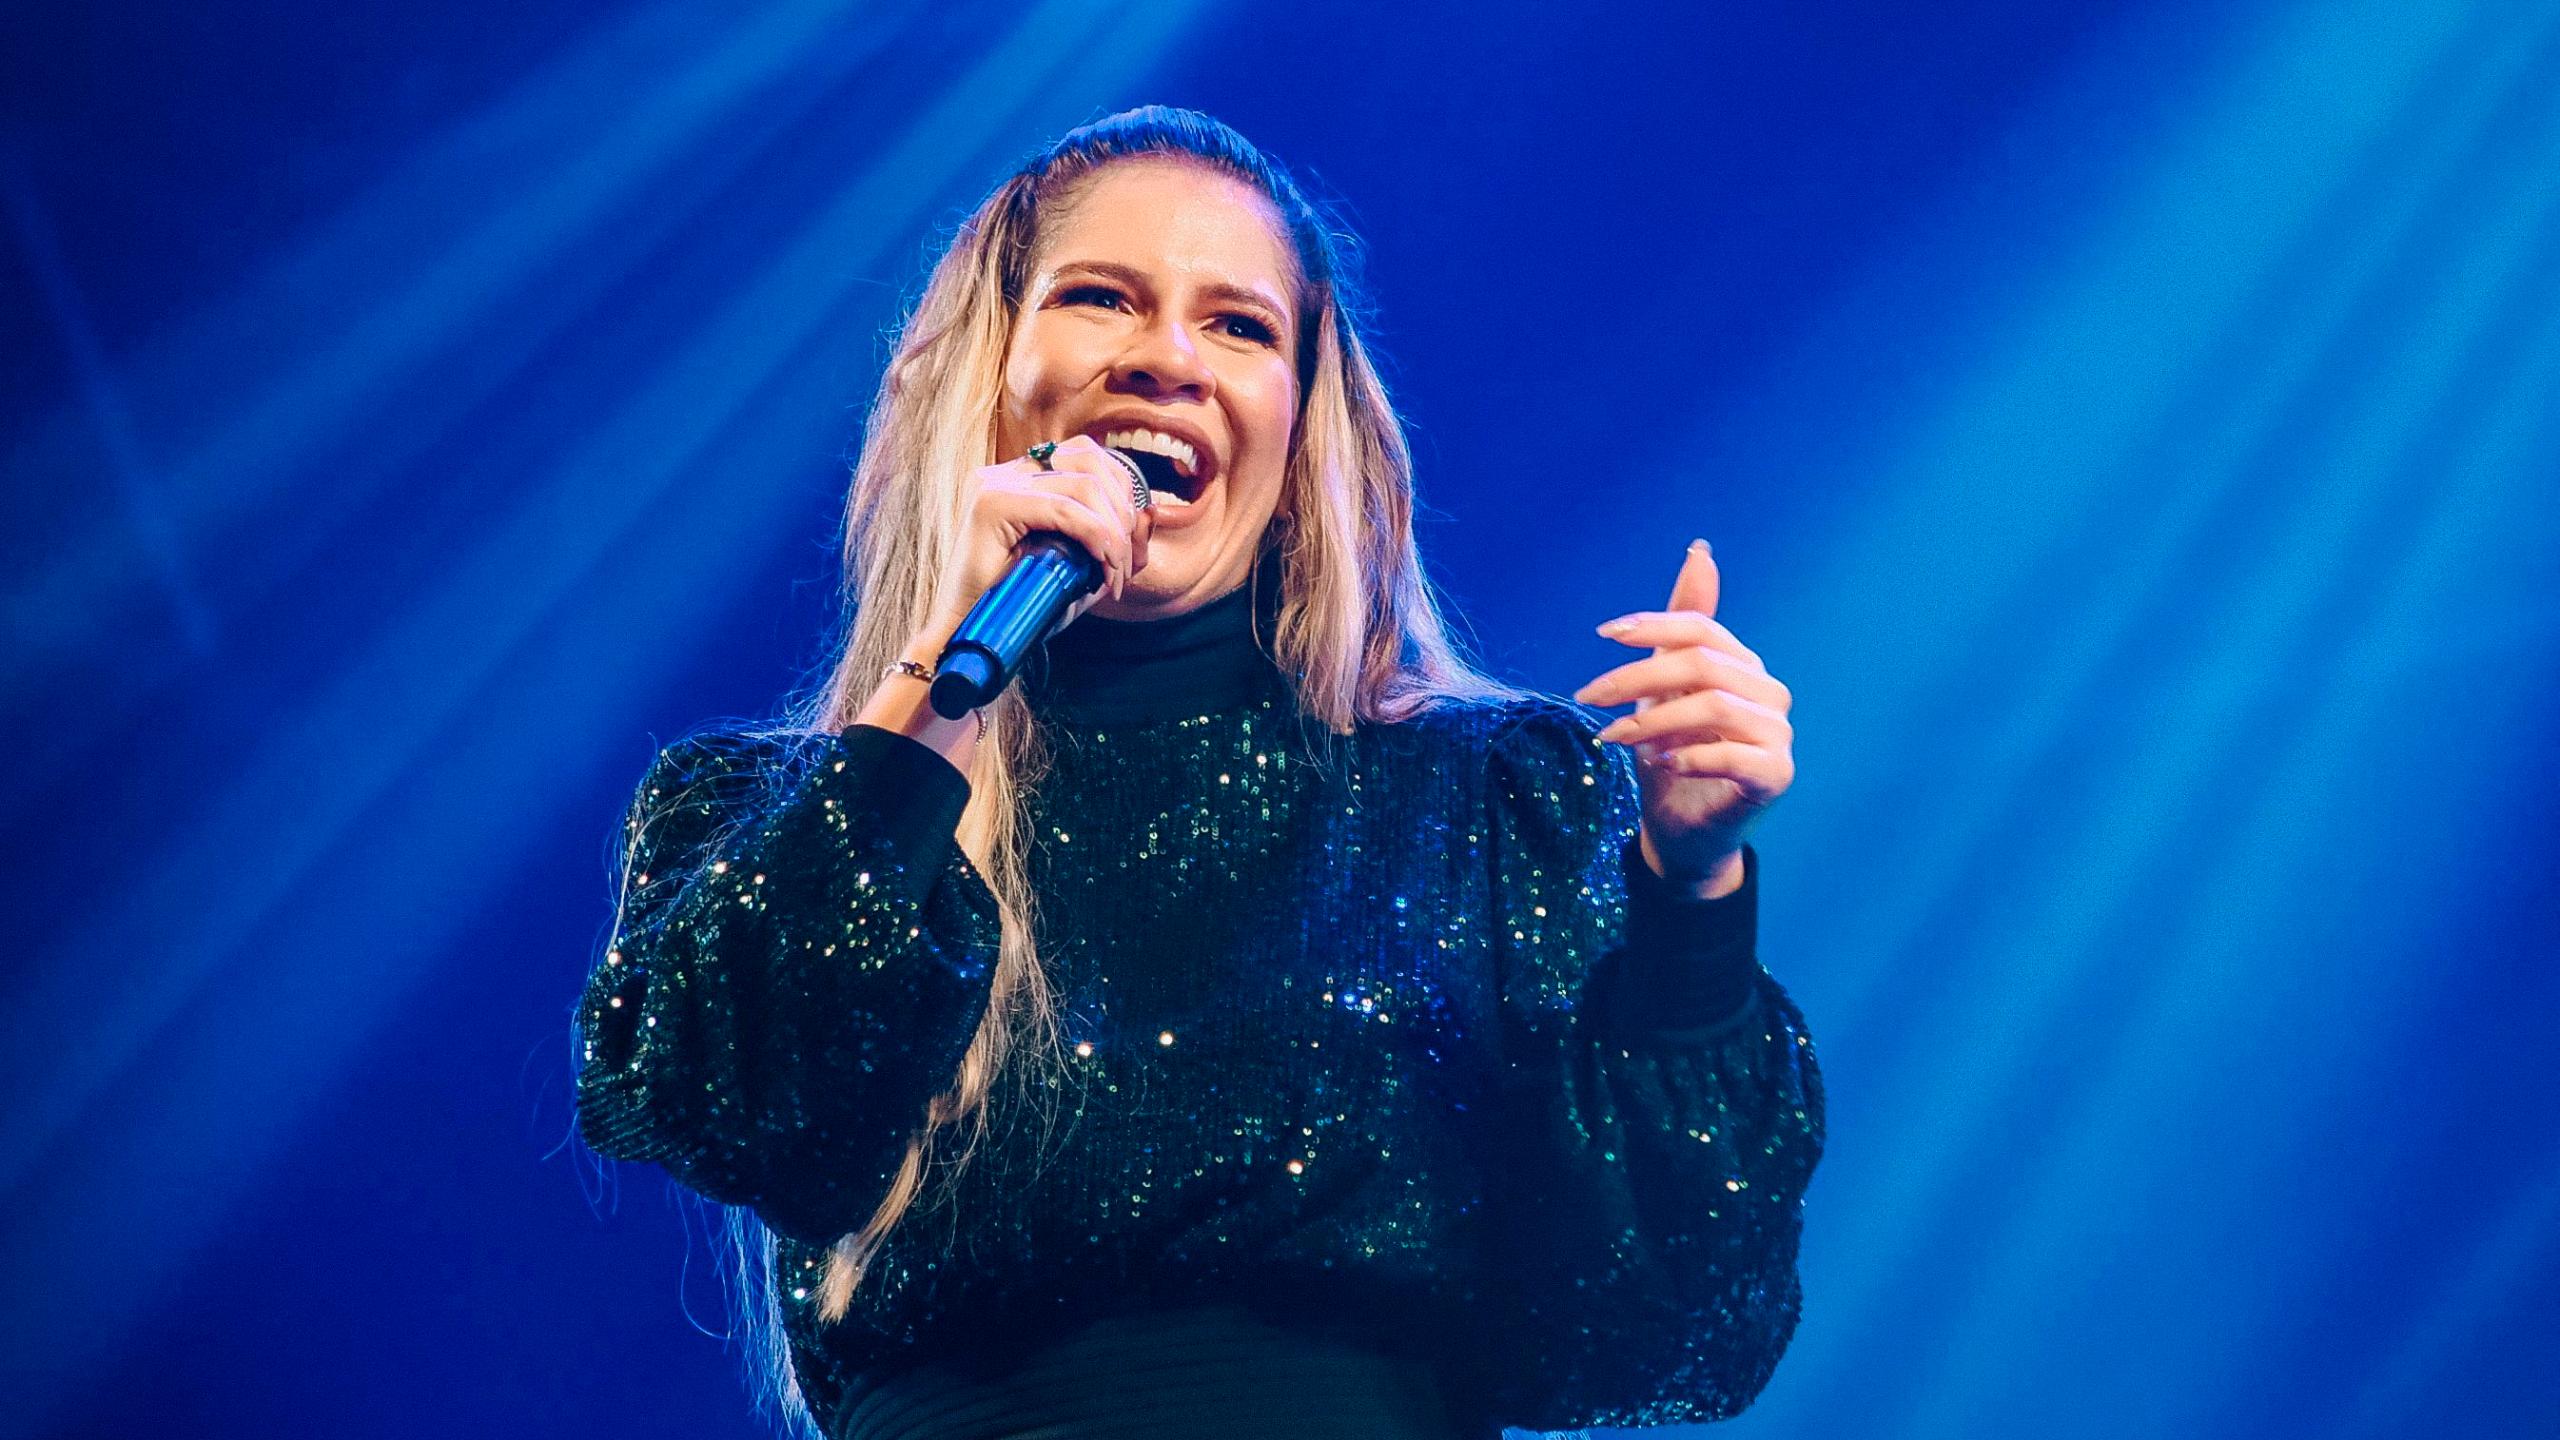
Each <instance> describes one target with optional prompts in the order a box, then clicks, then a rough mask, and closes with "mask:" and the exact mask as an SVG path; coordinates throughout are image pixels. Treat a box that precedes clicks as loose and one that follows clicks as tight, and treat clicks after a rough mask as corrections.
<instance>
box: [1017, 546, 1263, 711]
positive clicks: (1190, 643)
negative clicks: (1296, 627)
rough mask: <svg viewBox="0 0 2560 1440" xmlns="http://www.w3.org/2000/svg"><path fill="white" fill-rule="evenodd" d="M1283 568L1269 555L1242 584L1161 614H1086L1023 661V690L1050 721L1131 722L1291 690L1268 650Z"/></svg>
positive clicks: (1235, 704) (1241, 703)
mask: <svg viewBox="0 0 2560 1440" xmlns="http://www.w3.org/2000/svg"><path fill="white" fill-rule="evenodd" d="M1279 571H1280V567H1279V564H1278V562H1277V561H1276V560H1275V559H1273V558H1272V557H1268V556H1266V557H1265V558H1264V560H1263V562H1262V563H1261V564H1259V565H1257V566H1256V567H1255V574H1254V577H1253V578H1250V579H1248V580H1247V581H1246V582H1245V583H1244V584H1242V585H1239V586H1237V587H1236V588H1235V589H1233V590H1230V591H1228V592H1227V593H1226V594H1224V595H1221V596H1219V597H1218V598H1217V599H1215V600H1211V601H1209V602H1208V603H1207V604H1205V605H1201V606H1199V607H1197V608H1195V609H1192V610H1188V611H1185V612H1183V613H1182V614H1179V615H1171V616H1167V617H1165V618H1163V619H1160V620H1107V619H1104V618H1102V617H1101V616H1098V615H1094V614H1092V613H1090V612H1088V613H1086V614H1084V615H1082V616H1080V617H1078V618H1077V620H1076V621H1075V623H1073V624H1071V625H1069V626H1067V627H1066V628H1065V629H1064V630H1061V631H1059V632H1058V633H1057V634H1055V635H1053V636H1051V637H1050V639H1049V643H1048V644H1047V645H1046V646H1044V647H1039V648H1035V649H1034V650H1033V651H1032V652H1031V654H1030V655H1029V656H1027V657H1026V658H1025V660H1024V663H1023V666H1022V689H1023V696H1024V698H1025V699H1026V700H1028V701H1029V702H1030V703H1031V708H1032V709H1033V711H1035V712H1037V713H1038V714H1040V715H1041V716H1043V717H1044V718H1049V719H1055V720H1063V721H1066V722H1068V723H1071V724H1075V723H1082V724H1108V725H1130V724H1142V723H1145V722H1147V721H1150V720H1172V719H1179V718H1182V717H1184V716H1190V715H1213V714H1216V713H1218V712H1220V711H1224V710H1232V709H1236V708H1238V707H1240V706H1244V705H1249V704H1251V703H1253V702H1254V701H1257V700H1260V699H1263V698H1265V697H1268V696H1272V695H1276V694H1281V693H1285V691H1284V690H1283V689H1282V688H1281V687H1280V673H1279V671H1278V669H1277V668H1276V667H1275V666H1274V665H1273V664H1272V661H1271V657H1270V654H1269V652H1268V651H1267V650H1266V649H1265V648H1264V647H1265V646H1266V645H1267V644H1268V643H1269V637H1270V635H1271V633H1272V621H1273V619H1274V617H1275V616H1276V615H1277V614H1278V610H1279V605H1278V601H1279V584H1278V577H1279Z"/></svg>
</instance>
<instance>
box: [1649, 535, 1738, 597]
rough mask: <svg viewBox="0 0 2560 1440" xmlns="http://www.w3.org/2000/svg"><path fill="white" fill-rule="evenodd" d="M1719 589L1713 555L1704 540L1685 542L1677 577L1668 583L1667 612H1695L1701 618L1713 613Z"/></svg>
mask: <svg viewBox="0 0 2560 1440" xmlns="http://www.w3.org/2000/svg"><path fill="white" fill-rule="evenodd" d="M1722 588H1723V581H1722V578H1721V577H1720V576H1719V575H1718V574H1717V572H1716V559H1715V552H1714V551H1713V550H1711V549H1710V548H1708V545H1707V542H1706V541H1704V540H1692V541H1690V542H1689V554H1688V556H1687V558H1685V559H1683V560H1682V561H1681V562H1680V578H1678V579H1677V580H1675V581H1673V582H1672V585H1671V603H1670V604H1669V605H1668V606H1666V607H1664V608H1666V609H1671V610H1695V611H1697V612H1698V613H1699V614H1701V615H1713V614H1715V613H1716V595H1717V592H1718V591H1719V590H1720V589H1722Z"/></svg>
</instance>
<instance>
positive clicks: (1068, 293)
mask: <svg viewBox="0 0 2560 1440" xmlns="http://www.w3.org/2000/svg"><path fill="white" fill-rule="evenodd" d="M1058 303H1059V304H1062V305H1103V306H1107V307H1114V308H1116V307H1117V306H1118V305H1119V303H1120V292H1119V291H1117V290H1114V289H1111V288H1110V287H1109V286H1105V285H1076V286H1071V287H1070V288H1068V289H1066V290H1063V291H1060V292H1059V294H1058Z"/></svg>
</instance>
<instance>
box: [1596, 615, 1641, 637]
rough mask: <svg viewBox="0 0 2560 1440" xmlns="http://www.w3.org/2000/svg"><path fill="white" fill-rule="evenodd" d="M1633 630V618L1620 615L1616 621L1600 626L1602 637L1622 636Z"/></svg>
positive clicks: (1634, 624)
mask: <svg viewBox="0 0 2560 1440" xmlns="http://www.w3.org/2000/svg"><path fill="white" fill-rule="evenodd" d="M1634 628H1636V622H1635V619H1634V617H1632V616H1627V615H1621V616H1619V617H1618V618H1617V619H1615V620H1612V621H1610V622H1609V623H1608V624H1606V625H1603V626H1601V627H1600V633H1601V634H1603V635H1624V634H1626V633H1627V632H1628V631H1630V630H1633V629H1634Z"/></svg>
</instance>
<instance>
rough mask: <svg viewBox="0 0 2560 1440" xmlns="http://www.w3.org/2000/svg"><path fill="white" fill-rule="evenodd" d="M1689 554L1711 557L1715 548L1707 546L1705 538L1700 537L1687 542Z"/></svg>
mask: <svg viewBox="0 0 2560 1440" xmlns="http://www.w3.org/2000/svg"><path fill="white" fill-rule="evenodd" d="M1689 553H1690V554H1692V555H1713V554H1714V553H1716V547H1714V546H1713V545H1710V544H1708V543H1707V541H1706V537H1705V536H1703V535H1702V536H1700V537H1698V538H1697V539H1695V540H1692V541H1690V542H1689Z"/></svg>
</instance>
